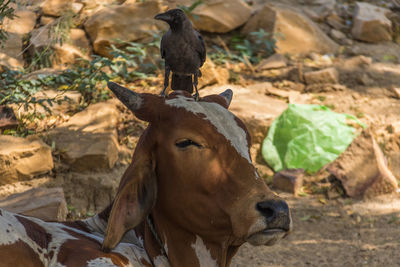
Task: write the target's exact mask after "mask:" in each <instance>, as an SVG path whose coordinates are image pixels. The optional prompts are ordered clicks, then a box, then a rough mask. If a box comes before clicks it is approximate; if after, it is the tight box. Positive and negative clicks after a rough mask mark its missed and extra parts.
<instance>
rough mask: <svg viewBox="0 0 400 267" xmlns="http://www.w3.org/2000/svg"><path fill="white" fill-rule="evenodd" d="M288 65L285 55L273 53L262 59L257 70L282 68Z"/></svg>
mask: <svg viewBox="0 0 400 267" xmlns="http://www.w3.org/2000/svg"><path fill="white" fill-rule="evenodd" d="M286 66H287V60H286V58H285V56H283V55H281V54H273V55H272V56H270V57H268V58H265V59H263V60H261V62H260V63H259V64H258V65H257V68H256V70H257V71H263V70H269V69H280V68H285V67H286Z"/></svg>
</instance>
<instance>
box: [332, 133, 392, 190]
mask: <svg viewBox="0 0 400 267" xmlns="http://www.w3.org/2000/svg"><path fill="white" fill-rule="evenodd" d="M327 170H328V171H329V172H330V173H331V174H333V175H334V176H335V177H336V178H337V179H339V180H340V181H341V183H342V185H343V187H344V189H345V191H346V194H347V195H348V196H350V197H354V198H371V197H375V196H378V195H382V194H385V193H393V192H396V190H397V189H398V185H397V183H398V181H397V180H396V178H395V177H394V175H393V174H392V172H391V171H390V170H389V169H388V167H387V165H386V160H385V157H384V155H383V152H382V150H381V149H380V147H379V146H378V144H377V143H376V141H375V139H374V138H373V137H372V135H371V134H370V133H369V132H363V133H361V134H360V135H359V136H358V137H357V138H356V139H355V140H354V141H353V143H352V144H351V145H350V146H349V147H348V148H347V150H346V151H345V152H343V153H342V154H341V155H340V156H339V158H337V159H336V160H335V161H334V162H333V163H331V164H330V165H329V166H328V167H327Z"/></svg>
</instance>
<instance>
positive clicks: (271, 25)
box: [242, 4, 339, 54]
mask: <svg viewBox="0 0 400 267" xmlns="http://www.w3.org/2000/svg"><path fill="white" fill-rule="evenodd" d="M260 29H264V31H265V32H269V33H272V34H273V36H274V37H275V39H276V46H277V49H276V50H277V52H278V53H280V54H285V53H288V54H308V53H310V52H317V53H321V54H325V53H332V54H333V53H335V52H336V51H337V49H338V47H339V46H338V45H337V44H336V43H335V42H334V41H332V40H331V39H330V38H329V37H328V36H327V35H326V34H325V33H324V32H323V31H322V30H321V29H320V28H319V27H318V26H317V25H316V24H315V23H314V22H313V21H311V20H310V19H309V18H307V17H306V16H305V15H304V14H303V13H302V12H301V11H299V10H298V9H295V8H293V7H290V6H286V5H281V4H274V5H271V4H267V5H265V6H264V7H263V8H262V9H261V10H259V11H258V12H257V13H256V14H255V15H254V16H253V17H251V18H250V20H249V21H248V22H247V23H246V25H245V26H244V28H243V30H242V32H243V33H245V34H250V33H251V32H255V31H259V30H260ZM299 44H301V45H299Z"/></svg>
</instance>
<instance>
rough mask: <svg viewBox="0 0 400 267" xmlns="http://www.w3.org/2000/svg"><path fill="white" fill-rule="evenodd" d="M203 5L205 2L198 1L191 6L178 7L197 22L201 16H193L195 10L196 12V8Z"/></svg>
mask: <svg viewBox="0 0 400 267" xmlns="http://www.w3.org/2000/svg"><path fill="white" fill-rule="evenodd" d="M202 4H203V0H198V1H195V2H194V3H193V4H191V5H190V6H184V5H178V8H180V9H182V10H183V12H185V14H186V15H188V16H189V17H192V18H193V19H195V20H196V19H198V17H199V16H197V15H195V14H193V10H195V9H196V7H198V6H200V5H202Z"/></svg>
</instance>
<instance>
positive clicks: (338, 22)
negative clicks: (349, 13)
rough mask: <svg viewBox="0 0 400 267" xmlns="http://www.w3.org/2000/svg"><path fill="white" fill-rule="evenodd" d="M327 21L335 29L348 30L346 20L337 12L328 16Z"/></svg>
mask: <svg viewBox="0 0 400 267" xmlns="http://www.w3.org/2000/svg"><path fill="white" fill-rule="evenodd" d="M325 20H326V23H328V24H329V26H331V27H332V28H333V29H335V30H338V31H343V30H346V28H347V27H346V22H345V21H344V20H343V19H342V18H341V17H339V16H338V15H337V14H336V13H332V14H330V15H329V16H327V17H326V19H325Z"/></svg>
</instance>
